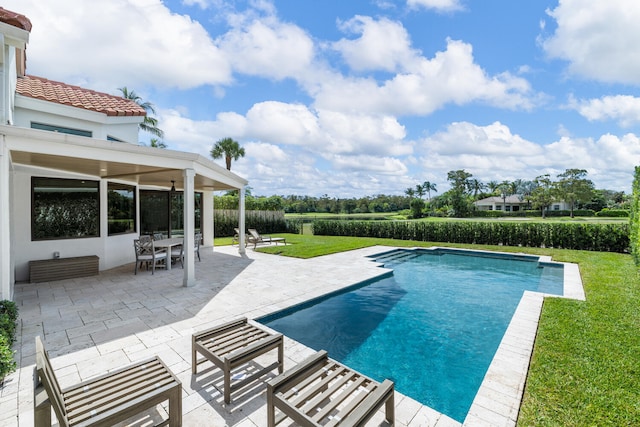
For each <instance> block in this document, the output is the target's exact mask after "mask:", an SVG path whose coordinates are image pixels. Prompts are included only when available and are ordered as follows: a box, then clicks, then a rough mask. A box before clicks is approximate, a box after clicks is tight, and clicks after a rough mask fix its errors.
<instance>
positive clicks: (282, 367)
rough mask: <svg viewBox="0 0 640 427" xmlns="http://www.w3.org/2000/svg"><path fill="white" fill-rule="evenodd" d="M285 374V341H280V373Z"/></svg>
mask: <svg viewBox="0 0 640 427" xmlns="http://www.w3.org/2000/svg"><path fill="white" fill-rule="evenodd" d="M283 372H284V339H282V338H281V339H280V345H279V346H278V373H279V374H281V373H283Z"/></svg>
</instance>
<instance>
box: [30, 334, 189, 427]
mask: <svg viewBox="0 0 640 427" xmlns="http://www.w3.org/2000/svg"><path fill="white" fill-rule="evenodd" d="M34 376H35V391H34V411H35V414H34V420H35V423H34V425H35V427H42V426H47V427H50V426H51V406H53V410H54V412H55V415H56V418H57V419H58V424H59V425H60V426H65V427H69V426H105V427H106V426H113V425H115V424H116V423H119V422H122V421H124V420H126V419H128V418H131V417H132V416H134V415H138V414H141V413H143V412H145V411H147V410H150V409H153V408H154V407H155V406H156V405H158V404H159V403H162V402H164V401H166V400H168V401H169V419H167V420H165V421H163V422H162V423H160V424H158V425H169V426H170V427H179V426H181V425H182V385H181V383H180V381H179V380H178V379H177V378H176V376H175V375H173V373H171V371H170V370H169V369H168V368H167V366H166V365H165V364H164V363H163V362H162V361H161V360H160V358H158V357H157V356H156V357H153V358H151V359H148V360H145V361H141V362H138V363H134V364H132V365H129V366H127V367H124V368H121V369H118V370H115V371H113V372H109V373H108V374H105V375H102V376H99V377H96V378H93V379H89V380H87V381H83V382H81V383H80V384H77V385H74V386H72V387H69V388H66V389H64V390H63V389H61V387H60V384H59V383H58V380H57V379H56V376H55V373H54V371H53V368H52V366H51V362H50V361H49V356H48V354H47V351H46V350H45V348H44V345H43V343H42V341H41V340H40V337H39V336H38V337H36V367H35V373H34Z"/></svg>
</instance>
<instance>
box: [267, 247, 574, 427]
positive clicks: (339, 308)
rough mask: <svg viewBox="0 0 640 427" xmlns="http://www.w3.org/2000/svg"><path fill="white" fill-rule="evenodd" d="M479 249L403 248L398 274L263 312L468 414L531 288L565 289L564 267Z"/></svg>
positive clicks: (282, 327) (392, 258)
mask: <svg viewBox="0 0 640 427" xmlns="http://www.w3.org/2000/svg"><path fill="white" fill-rule="evenodd" d="M399 253H403V254H402V258H397V257H396V255H395V254H399ZM407 254H410V255H409V256H405V255H407ZM471 254H474V253H471V252H466V253H465V252H463V251H453V250H436V251H431V250H419V251H415V250H400V251H395V252H394V254H391V255H389V254H387V255H386V257H387V259H389V262H385V266H387V267H390V268H393V273H392V274H388V275H385V276H383V277H382V278H380V279H376V280H373V281H369V282H365V283H361V284H358V285H355V286H353V287H350V288H348V289H346V290H343V291H341V292H339V293H334V294H332V295H328V296H326V297H323V298H320V299H316V300H313V301H309V302H307V303H305V304H302V305H300V306H296V307H293V308H291V309H288V310H285V311H282V312H278V313H274V314H272V315H269V316H266V317H264V318H262V319H258V320H259V321H260V322H262V323H263V324H265V325H267V326H269V327H271V328H273V329H275V330H277V331H279V332H281V333H283V334H285V335H287V336H288V337H290V338H293V339H295V340H296V341H299V342H301V343H303V344H305V345H307V346H309V347H311V348H313V349H316V350H320V349H325V350H327V351H328V352H329V355H330V357H332V358H334V359H336V360H338V361H340V362H342V363H344V364H346V365H347V366H349V367H351V368H353V369H356V370H358V371H360V372H362V373H364V374H365V375H368V376H370V377H372V378H374V379H376V380H378V381H381V380H383V379H385V378H389V379H391V380H393V381H394V382H395V387H396V390H397V391H399V392H401V393H403V394H405V395H408V396H410V397H412V398H414V399H415V400H417V401H419V402H421V403H423V404H425V405H428V406H430V407H432V408H434V409H436V410H437V411H440V412H442V413H444V414H446V415H448V416H450V417H451V418H453V419H455V420H457V421H460V422H462V421H464V418H465V416H466V414H467V412H468V411H469V407H470V406H471V403H472V401H473V398H474V397H475V394H476V392H477V391H478V388H479V387H480V384H481V383H482V379H483V377H484V375H485V373H486V371H487V369H488V367H489V365H490V363H491V360H492V359H493V355H494V354H495V352H496V350H497V348H498V345H499V344H500V341H501V339H502V336H503V335H504V332H505V330H506V329H507V326H508V324H509V321H510V320H511V318H512V317H513V313H514V312H515V309H516V307H517V305H518V303H519V301H520V298H521V297H522V294H523V292H524V291H525V290H530V291H538V292H546V293H551V294H559V295H561V294H562V289H563V268H562V266H561V265H559V266H557V265H554V264H540V263H538V262H537V258H534V257H517V256H515V257H511V256H497V255H496V256H487V255H482V256H478V255H477V254H474V255H471Z"/></svg>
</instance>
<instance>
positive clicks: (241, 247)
mask: <svg viewBox="0 0 640 427" xmlns="http://www.w3.org/2000/svg"><path fill="white" fill-rule="evenodd" d="M244 194H245V189H244V187H242V188H241V189H240V198H239V200H238V204H239V205H240V206H239V207H238V216H239V218H238V230H240V236H238V237H239V238H238V252H239V253H240V254H241V255H244V254H245V253H246V252H247V251H246V248H245V247H244V245H245V233H246V230H245V223H244Z"/></svg>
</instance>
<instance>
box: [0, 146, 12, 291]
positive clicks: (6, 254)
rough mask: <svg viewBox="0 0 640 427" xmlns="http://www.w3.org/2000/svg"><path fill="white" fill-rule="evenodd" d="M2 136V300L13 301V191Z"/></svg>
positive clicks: (0, 245) (7, 157)
mask: <svg viewBox="0 0 640 427" xmlns="http://www.w3.org/2000/svg"><path fill="white" fill-rule="evenodd" d="M5 138H6V136H5V135H0V299H8V300H10V299H12V297H13V296H12V283H11V278H12V275H11V270H12V269H11V243H10V242H11V221H10V215H11V194H10V193H11V191H10V188H9V173H10V169H11V165H10V161H9V149H8V148H7V144H6V141H5Z"/></svg>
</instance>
